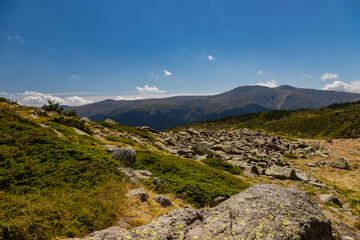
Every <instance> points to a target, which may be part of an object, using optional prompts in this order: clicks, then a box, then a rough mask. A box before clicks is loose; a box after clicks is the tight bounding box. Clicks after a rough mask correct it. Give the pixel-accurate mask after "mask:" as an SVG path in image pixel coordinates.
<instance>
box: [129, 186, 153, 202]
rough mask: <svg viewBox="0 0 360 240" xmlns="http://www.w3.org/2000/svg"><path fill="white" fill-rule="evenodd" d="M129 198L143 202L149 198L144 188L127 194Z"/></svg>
mask: <svg viewBox="0 0 360 240" xmlns="http://www.w3.org/2000/svg"><path fill="white" fill-rule="evenodd" d="M126 196H127V197H137V198H139V199H140V200H141V202H145V201H146V200H147V199H148V196H147V194H146V192H145V190H144V189H143V188H137V189H133V190H131V191H129V192H128V193H127V194H126Z"/></svg>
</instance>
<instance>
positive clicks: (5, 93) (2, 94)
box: [0, 92, 9, 97]
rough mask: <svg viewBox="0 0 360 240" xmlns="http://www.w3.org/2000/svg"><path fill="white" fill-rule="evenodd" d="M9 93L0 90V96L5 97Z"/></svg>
mask: <svg viewBox="0 0 360 240" xmlns="http://www.w3.org/2000/svg"><path fill="white" fill-rule="evenodd" d="M8 95H9V94H8V93H7V92H0V96H5V97H7V96H8Z"/></svg>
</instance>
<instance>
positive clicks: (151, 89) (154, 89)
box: [136, 85, 166, 94]
mask: <svg viewBox="0 0 360 240" xmlns="http://www.w3.org/2000/svg"><path fill="white" fill-rule="evenodd" d="M136 89H137V90H138V91H139V92H140V93H142V94H148V93H165V92H166V91H163V90H160V89H159V88H157V87H156V86H152V87H149V86H148V85H145V86H144V87H143V88H142V87H136Z"/></svg>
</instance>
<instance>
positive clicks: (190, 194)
mask: <svg viewBox="0 0 360 240" xmlns="http://www.w3.org/2000/svg"><path fill="white" fill-rule="evenodd" d="M136 158H137V161H136V163H135V165H134V168H135V169H146V170H149V171H151V172H152V173H153V176H155V177H160V178H161V179H163V180H164V181H165V182H166V185H165V186H156V187H155V190H157V191H160V192H161V191H163V192H173V193H175V194H176V195H177V196H179V197H182V198H185V200H186V201H187V202H189V203H192V204H193V205H194V206H196V207H202V206H205V205H208V204H210V202H211V201H212V200H213V199H215V198H216V197H218V196H224V197H230V196H233V195H235V194H237V193H239V192H241V191H242V190H245V189H246V188H248V187H249V184H247V183H245V182H244V181H242V180H241V179H238V178H236V177H234V176H233V175H231V174H228V173H224V172H222V171H219V170H218V169H216V168H213V167H210V166H207V165H204V164H200V163H198V162H196V161H194V160H189V159H184V158H180V157H176V156H173V155H164V154H162V153H156V152H150V151H142V150H140V151H137V157H136Z"/></svg>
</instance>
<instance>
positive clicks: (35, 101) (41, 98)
mask: <svg viewBox="0 0 360 240" xmlns="http://www.w3.org/2000/svg"><path fill="white" fill-rule="evenodd" d="M17 99H18V101H19V103H20V104H22V105H29V106H37V107H39V106H42V105H43V104H45V103H47V102H48V101H49V100H51V101H55V102H57V103H59V104H60V105H70V106H79V105H84V104H88V103H92V101H89V100H86V99H84V98H82V97H79V96H70V97H64V98H61V97H58V96H53V95H51V94H49V93H41V92H36V91H28V90H27V91H25V92H24V93H22V94H20V95H18V96H17Z"/></svg>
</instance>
